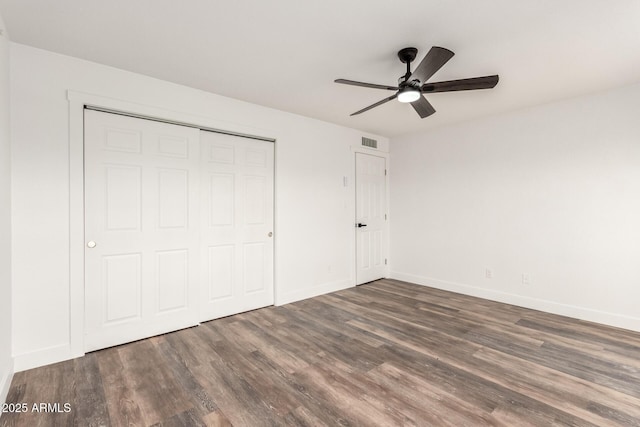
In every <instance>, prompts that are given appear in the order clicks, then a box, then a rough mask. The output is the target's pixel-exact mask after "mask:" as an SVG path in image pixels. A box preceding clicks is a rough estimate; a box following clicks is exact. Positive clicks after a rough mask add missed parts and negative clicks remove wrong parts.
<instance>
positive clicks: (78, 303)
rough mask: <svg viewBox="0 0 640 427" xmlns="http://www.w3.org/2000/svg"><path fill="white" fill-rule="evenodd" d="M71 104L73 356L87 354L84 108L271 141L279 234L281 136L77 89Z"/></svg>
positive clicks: (69, 95) (70, 97)
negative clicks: (278, 196)
mask: <svg viewBox="0 0 640 427" xmlns="http://www.w3.org/2000/svg"><path fill="white" fill-rule="evenodd" d="M67 101H68V103H69V182H70V183H69V348H68V354H69V356H70V357H71V358H74V357H80V356H83V355H84V354H85V350H84V330H85V324H84V323H85V322H84V316H85V294H84V274H85V271H84V243H85V236H84V229H85V223H84V214H85V212H84V110H85V107H95V108H97V109H103V110H109V111H111V112H114V113H117V112H119V113H122V114H125V115H131V116H135V117H143V118H149V119H157V120H160V121H165V122H172V123H174V124H182V125H185V126H189V125H190V126H193V127H199V128H202V129H208V130H213V131H215V130H217V131H220V132H222V133H231V134H237V135H240V136H245V137H247V136H249V137H250V136H256V137H257V138H259V139H263V140H271V141H273V144H274V233H276V234H275V235H276V236H277V229H278V211H277V203H276V200H277V180H276V179H275V178H276V177H277V161H276V160H275V159H277V155H278V144H277V140H278V138H277V137H278V135H277V132H275V131H273V130H270V129H262V128H261V129H257V130H258V131H259V132H260V133H263V134H265V135H271V136H269V137H266V136H260V135H256V134H255V132H256V128H255V127H252V126H247V125H241V124H236V123H231V122H226V121H219V120H215V119H213V118H210V117H205V116H199V115H194V114H191V113H187V112H182V111H174V110H168V109H165V108H162V107H156V106H151V105H144V104H140V103H136V102H134V101H125V100H119V99H114V98H110V97H105V96H100V95H93V94H88V93H83V92H78V91H74V90H67ZM277 251H278V245H277V239H275V240H274V272H273V291H274V298H275V300H276V302H277V295H278V289H277V288H278V286H277V283H278V281H277V270H276V262H275V260H276V257H277Z"/></svg>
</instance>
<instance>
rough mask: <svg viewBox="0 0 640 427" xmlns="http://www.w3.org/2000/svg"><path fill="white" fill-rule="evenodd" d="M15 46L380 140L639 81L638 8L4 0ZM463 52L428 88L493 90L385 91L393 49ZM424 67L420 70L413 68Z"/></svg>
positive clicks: (624, 3)
mask: <svg viewBox="0 0 640 427" xmlns="http://www.w3.org/2000/svg"><path fill="white" fill-rule="evenodd" d="M0 14H1V15H2V17H3V18H4V21H5V24H6V26H7V30H8V33H9V37H10V39H11V40H12V41H14V42H17V43H23V44H27V45H31V46H35V47H39V48H42V49H47V50H50V51H54V52H59V53H62V54H66V55H71V56H75V57H78V58H84V59H87V60H90V61H95V62H99V63H102V64H107V65H110V66H113V67H117V68H122V69H125V70H130V71H134V72H137V73H141V74H146V75H149V76H153V77H157V78H160V79H164V80H168V81H171V82H175V83H180V84H183V85H187V86H191V87H194V88H198V89H202V90H206V91H209V92H213V93H217V94H220V95H225V96H229V97H232V98H236V99H241V100H245V101H249V102H253V103H256V104H260V105H265V106H269V107H273V108H277V109H280V110H284V111H289V112H293V113H297V114H301V115H304V116H308V117H314V118H318V119H321V120H325V121H328V122H333V123H338V124H341V125H345V126H349V127H353V128H357V129H361V130H365V131H368V132H372V133H376V134H381V135H385V136H396V135H400V134H404V133H410V132H416V131H421V130H426V129H429V128H432V127H434V126H441V125H443V124H450V123H456V122H460V121H464V120H470V119H473V118H476V117H480V116H484V115H490V114H495V113H499V112H504V111H508V110H512V109H518V108H525V107H527V106H531V105H536V104H541V103H546V102H550V101H553V100H557V99H562V98H567V97H572V96H576V95H580V94H584V93H590V92H595V91H599V90H603V89H607V88H611V87H616V86H622V85H627V84H631V83H635V82H638V81H640V1H638V0H615V1H614V0H562V1H559V0H518V1H514V0H439V1H435V0H396V1H390V0H305V1H301V0H269V1H266V0H232V1H230V0H227V1H222V0H183V1H175V0H109V1H99V0H56V1H51V0H29V1H26V0H0ZM433 45H436V46H442V47H446V48H448V49H450V50H452V51H454V52H455V53H456V55H455V56H454V57H453V59H452V60H451V61H449V62H448V63H447V64H446V65H445V66H444V67H443V68H442V69H441V70H440V71H439V72H438V73H436V75H435V76H433V78H432V79H431V80H430V81H440V80H450V79H457V78H466V77H475V76H483V75H488V74H496V73H497V74H499V75H500V83H499V84H498V86H497V87H496V88H495V89H492V90H479V91H472V92H457V93H438V94H431V95H429V96H428V99H429V100H430V101H431V103H432V104H433V106H434V107H435V108H436V110H437V113H436V114H435V115H433V116H431V117H428V118H426V119H420V118H419V117H418V116H417V114H416V113H415V112H414V111H413V109H412V108H411V107H410V106H409V105H406V104H400V103H398V102H389V103H387V104H385V105H383V106H380V107H378V108H376V109H373V110H371V111H369V112H366V113H363V114H362V115H360V116H356V117H349V114H350V113H352V112H354V111H356V110H359V109H361V108H363V107H365V106H367V105H369V104H372V103H374V102H376V101H378V100H381V99H382V98H384V97H387V96H389V94H390V93H389V92H386V91H383V90H376V89H365V88H360V87H351V86H345V85H339V84H335V83H333V80H334V79H336V78H345V79H351V80H360V81H365V82H371V83H379V84H388V85H391V84H395V83H396V82H397V79H398V77H399V76H400V75H402V74H403V73H404V64H402V63H401V62H400V61H399V60H398V59H397V57H396V52H397V51H398V50H399V49H401V48H403V47H407V46H413V47H417V48H418V49H419V53H418V58H417V61H419V60H421V59H422V57H423V56H424V54H426V52H427V51H428V49H429V48H430V47H431V46H433ZM416 64H417V62H416Z"/></svg>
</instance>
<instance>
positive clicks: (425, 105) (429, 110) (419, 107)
mask: <svg viewBox="0 0 640 427" xmlns="http://www.w3.org/2000/svg"><path fill="white" fill-rule="evenodd" d="M411 106H412V107H413V109H414V110H416V113H418V115H419V116H420V118H422V119H424V118H425V117H428V116H430V115H432V114H433V113H435V112H436V109H435V108H433V105H431V104H430V103H429V101H427V98H425V97H424V96H422V95H421V96H420V98H419V99H418V100H417V101H414V102H412V103H411Z"/></svg>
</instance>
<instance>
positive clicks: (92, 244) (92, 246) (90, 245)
mask: <svg viewBox="0 0 640 427" xmlns="http://www.w3.org/2000/svg"><path fill="white" fill-rule="evenodd" d="M87 247H88V248H91V249H93V248H95V247H96V242H94V241H93V240H90V241H89V242H88V243H87Z"/></svg>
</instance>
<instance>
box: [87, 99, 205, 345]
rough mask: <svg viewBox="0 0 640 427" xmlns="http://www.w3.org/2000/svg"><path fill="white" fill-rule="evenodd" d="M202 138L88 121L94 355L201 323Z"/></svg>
mask: <svg viewBox="0 0 640 427" xmlns="http://www.w3.org/2000/svg"><path fill="white" fill-rule="evenodd" d="M198 139H199V130H197V129H192V128H188V127H182V126H175V125H170V124H165V123H158V122H154V121H149V120H143V119H136V118H131V117H124V116H120V115H116V114H108V113H101V112H96V111H86V112H85V240H86V244H87V246H86V247H85V313H86V314H85V316H86V327H85V332H86V336H85V350H86V351H91V350H96V349H99V348H105V347H109V346H112V345H116V344H121V343H124V342H129V341H134V340H137V339H141V338H145V337H149V336H152V335H157V334H160V333H164V332H168V331H171V330H176V329H180V328H184V327H188V326H192V325H195V324H197V323H198V315H197V312H198V310H197V296H198V275H199V273H200V272H199V261H200V260H199V258H200V253H199V251H200V245H199V236H198V229H199V227H200V221H199V213H200V212H199V197H200V190H199V144H198Z"/></svg>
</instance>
